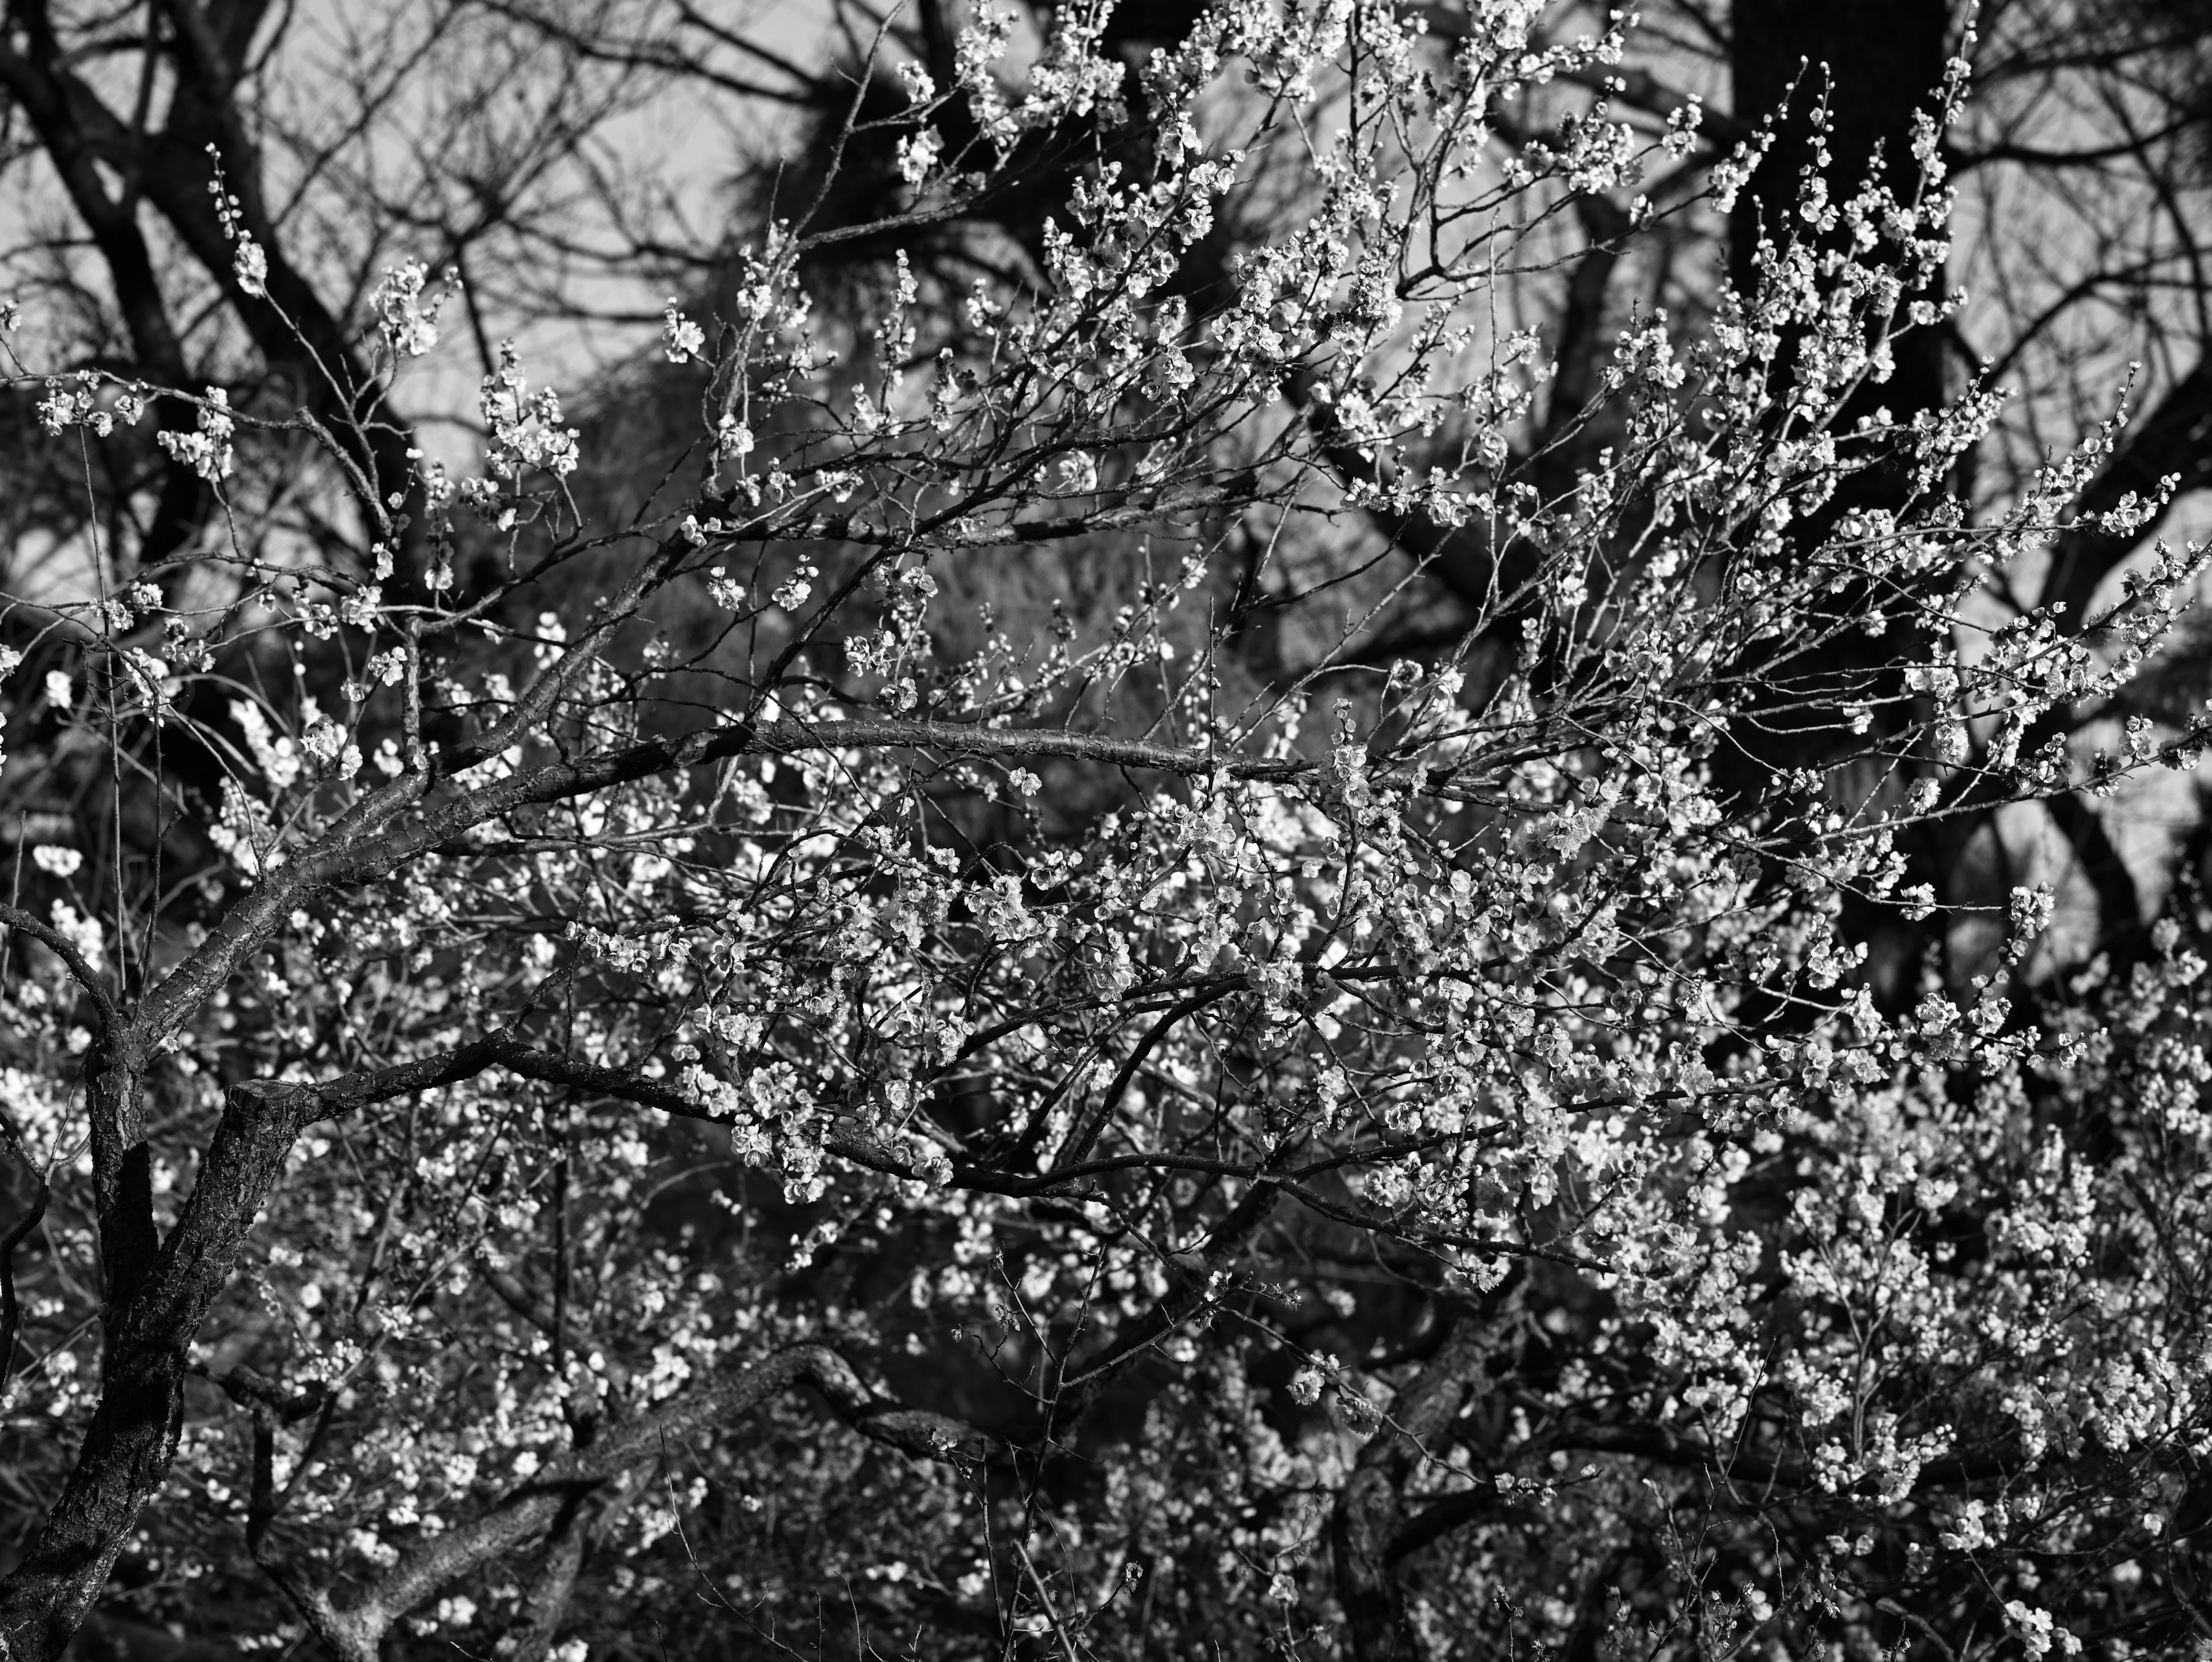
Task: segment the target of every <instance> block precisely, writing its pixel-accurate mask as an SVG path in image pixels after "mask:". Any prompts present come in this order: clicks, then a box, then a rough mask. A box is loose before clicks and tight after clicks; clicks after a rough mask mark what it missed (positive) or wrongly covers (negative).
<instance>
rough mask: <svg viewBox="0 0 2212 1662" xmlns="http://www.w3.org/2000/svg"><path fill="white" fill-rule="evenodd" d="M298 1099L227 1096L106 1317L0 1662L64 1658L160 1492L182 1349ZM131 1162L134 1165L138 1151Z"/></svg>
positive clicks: (291, 1130) (275, 1166) (242, 1091)
mask: <svg viewBox="0 0 2212 1662" xmlns="http://www.w3.org/2000/svg"><path fill="white" fill-rule="evenodd" d="M294 1096H295V1093H290V1092H283V1091H275V1092H264V1091H259V1090H254V1089H251V1088H245V1087H241V1088H239V1089H235V1090H234V1091H232V1092H231V1093H230V1095H229V1098H228V1100H227V1101H226V1103H225V1104H224V1107H223V1116H222V1124H221V1126H220V1127H219V1128H218V1129H216V1135H215V1139H214V1141H212V1142H211V1143H210V1144H209V1147H208V1151H207V1155H206V1158H205V1160H204V1161H203V1163H202V1165H201V1169H200V1178H199V1181H198V1182H197V1184H195V1185H194V1186H193V1189H192V1194H191V1199H190V1200H189V1201H187V1202H185V1211H184V1215H183V1216H182V1217H181V1218H180V1219H179V1220H178V1223H177V1227H176V1228H175V1229H174V1230H173V1232H172V1233H171V1234H170V1237H169V1239H168V1242H167V1245H165V1246H163V1247H162V1248H161V1251H160V1254H159V1256H158V1257H156V1258H155V1260H154V1262H153V1263H152V1264H151V1266H150V1268H149V1269H147V1270H146V1271H145V1273H144V1274H143V1277H142V1278H140V1279H139V1280H138V1281H137V1284H136V1288H135V1291H133V1292H132V1293H131V1294H130V1295H129V1296H128V1298H127V1299H125V1300H120V1301H119V1308H118V1307H115V1306H111V1311H110V1317H109V1323H108V1331H107V1348H106V1361H105V1363H104V1368H103V1378H102V1385H101V1390H100V1406H99V1407H98V1408H97V1409H95V1410H94V1413H93V1416H92V1424H91V1426H90V1427H89V1428H88V1429H87V1431H86V1433H85V1437H84V1444H83V1446H82V1448H80V1449H79V1450H78V1451H77V1459H76V1468H75V1470H72V1471H71V1472H70V1477H69V1482H67V1483H66V1484H65V1485H64V1487H63V1489H62V1493H61V1498H60V1499H59V1500H58V1501H55V1503H54V1505H53V1508H52V1510H51V1511H50V1512H48V1513H47V1514H46V1518H45V1519H44V1520H43V1521H42V1522H41V1523H40V1525H39V1528H38V1530H37V1531H36V1533H35V1534H33V1536H32V1537H31V1540H30V1542H29V1543H28V1544H27V1547H26V1548H25V1549H24V1553H23V1556H22V1560H21V1562H20V1563H18V1564H17V1565H16V1567H15V1569H14V1570H12V1571H10V1572H9V1574H8V1575H7V1576H6V1578H5V1579H4V1580H0V1641H4V1650H0V1654H3V1655H5V1656H6V1657H7V1658H8V1659H9V1662H52V1659H55V1658H58V1657H59V1656H61V1655H62V1654H63V1653H64V1652H65V1651H66V1650H67V1649H68V1648H69V1644H70V1640H71V1639H72V1638H73V1637H74V1636H75V1635H76V1630H77V1629H78V1628H79V1627H80V1626H82V1624H83V1622H84V1619H85V1617H86V1616H87V1615H88V1613H89V1612H90V1611H91V1610H92V1607H93V1604H94V1601H95V1600H96V1599H98V1598H99V1597H100V1592H101V1590H102V1589H103V1588H104V1587H105V1586H106V1584H107V1577H108V1574H109V1572H110V1571H111V1570H112V1569H113V1568H114V1565H115V1559H116V1555H117V1554H118V1553H119V1552H120V1551H121V1550H122V1548H123V1543H124V1542H125V1541H126V1540H128V1539H129V1538H130V1537H131V1531H132V1529H133V1528H135V1527H136V1526H137V1522H138V1515H139V1513H141V1512H142V1511H143V1510H144V1508H145V1507H146V1504H147V1502H148V1501H151V1500H152V1499H153V1498H154V1496H155V1494H156V1493H158V1492H159V1491H160V1489H161V1485H162V1484H163V1483H164V1482H166V1481H167V1478H168V1475H169V1465H170V1463H171V1462H172V1461H173V1459H174V1458H175V1457H176V1452H177V1432H178V1428H179V1422H180V1420H181V1417H182V1414H183V1409H184V1382H185V1361H186V1359H187V1356H188V1355H189V1353H190V1350H191V1342H192V1339H193V1336H195V1335H196V1334H197V1332H198V1331H199V1327H200V1324H201V1322H202V1321H203V1320H204V1319H205V1318H206V1315H207V1312H208V1308H209V1306H210V1305H212V1304H213V1303H214V1302H215V1300H216V1295H217V1294H220V1293H221V1292H222V1288H223V1286H224V1284H225V1283H226V1282H228V1280H229V1278H230V1270H231V1265H232V1264H233V1263H234V1261H235V1259H236V1257H237V1254H238V1248H239V1245H240V1242H241V1241H242V1240H244V1239H245V1237H246V1231H247V1230H248V1229H249V1228H251V1227H252V1224H253V1219H254V1215H255V1214H256V1213H257V1212H258V1211H259V1209H260V1206H261V1202H262V1199H263V1197H264V1196H266V1195H267V1194H268V1192H269V1189H270V1185H271V1184H273V1183H274V1182H275V1181H276V1178H277V1176H278V1174H279V1173H280V1172H282V1170H283V1163H284V1157H285V1155H286V1154H287V1153H288V1152H289V1150H290V1148H291V1146H292V1140H293V1138H294V1137H295V1135H297V1132H298V1126H297V1124H296V1123H295V1115H294ZM137 1150H138V1153H139V1154H140V1155H141V1157H142V1158H143V1152H144V1145H143V1142H142V1143H140V1144H138V1145H137ZM125 1152H126V1154H127V1153H128V1151H127V1150H126V1151H125ZM110 1273H111V1282H112V1280H113V1279H114V1272H113V1267H112V1266H111V1272H110Z"/></svg>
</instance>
